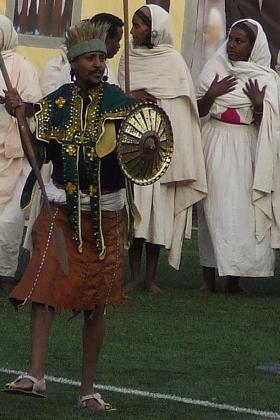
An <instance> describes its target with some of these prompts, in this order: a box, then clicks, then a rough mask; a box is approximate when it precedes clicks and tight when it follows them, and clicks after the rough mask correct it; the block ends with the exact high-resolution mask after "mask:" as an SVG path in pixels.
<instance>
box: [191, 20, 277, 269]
mask: <svg viewBox="0 0 280 420" xmlns="http://www.w3.org/2000/svg"><path fill="white" fill-rule="evenodd" d="M250 21H251V22H252V23H253V24H255V25H256V26H257V27H258V34H257V38H256V41H255V45H254V48H253V50H252V53H251V56H250V58H249V60H248V61H246V62H245V61H242V62H230V61H229V60H228V58H227V54H226V44H224V45H223V46H222V47H221V49H220V50H219V51H218V52H217V53H216V55H215V56H214V57H213V58H212V59H211V60H210V61H209V62H208V63H207V64H206V66H205V68H204V70H203V72H202V74H201V77H200V83H199V88H198V97H202V96H203V95H204V94H205V93H206V92H207V90H208V88H209V86H210V84H211V83H212V81H213V79H214V77H215V75H216V74H218V75H219V77H220V79H221V78H223V77H225V76H228V75H233V76H235V77H236V78H237V81H238V84H237V87H236V89H235V90H234V91H233V92H231V93H228V94H226V95H223V96H220V97H218V98H217V99H216V100H215V102H214V104H213V106H212V108H211V110H210V116H211V117H214V118H217V119H220V118H221V114H223V113H224V112H225V111H226V110H227V109H228V108H234V109H236V111H237V112H238V113H239V115H240V122H241V123H243V124H246V125H237V126H235V125H232V124H227V123H223V122H216V121H215V120H213V119H210V120H209V121H207V122H206V123H205V125H204V126H203V129H202V141H203V148H204V156H205V163H206V172H207V181H208V197H207V198H206V200H205V201H204V202H203V209H202V211H201V212H200V217H199V238H200V240H199V248H200V258H201V264H202V265H203V266H206V267H217V268H218V272H219V275H221V276H226V275H233V276H248V277H263V276H271V275H273V272H274V254H273V250H272V248H279V246H280V206H279V204H280V201H279V200H280V162H279V150H280V149H279V142H280V129H279V119H280V114H279V111H280V108H279V92H280V85H279V77H278V76H277V74H276V73H275V72H274V71H273V70H271V69H270V67H269V63H270V53H269V49H268V44H267V40H266V37H265V34H264V32H263V30H262V27H261V26H260V25H259V24H258V23H257V22H255V21H252V20H250ZM249 78H251V79H253V80H255V79H257V80H258V83H259V86H260V89H262V88H263V86H265V85H266V86H267V88H266V94H265V98H264V112H263V118H262V121H261V124H260V126H259V127H258V128H257V126H256V125H255V124H254V122H253V108H252V104H251V102H250V100H249V98H248V97H247V96H246V95H245V94H244V92H243V88H244V87H245V83H246V82H247V81H248V79H249Z"/></svg>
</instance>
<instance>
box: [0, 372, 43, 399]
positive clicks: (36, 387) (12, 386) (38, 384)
mask: <svg viewBox="0 0 280 420" xmlns="http://www.w3.org/2000/svg"><path fill="white" fill-rule="evenodd" d="M23 379H27V380H29V381H30V382H31V383H32V384H31V385H30V389H28V388H27V389H26V388H23V387H22V385H21V384H20V381H21V380H23ZM3 391H4V392H10V393H14V394H24V395H29V396H31V397H39V398H45V395H44V393H45V392H46V381H45V379H44V378H42V379H37V378H34V376H31V375H20V376H18V377H17V378H16V379H15V380H14V381H13V382H10V383H8V384H6V385H5V389H3Z"/></svg>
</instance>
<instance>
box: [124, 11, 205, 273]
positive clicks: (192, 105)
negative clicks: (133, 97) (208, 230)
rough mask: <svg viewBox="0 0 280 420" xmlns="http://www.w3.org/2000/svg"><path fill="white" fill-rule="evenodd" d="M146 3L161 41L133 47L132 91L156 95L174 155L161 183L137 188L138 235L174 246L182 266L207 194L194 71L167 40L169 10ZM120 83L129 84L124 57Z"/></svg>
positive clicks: (173, 256) (172, 257)
mask: <svg viewBox="0 0 280 420" xmlns="http://www.w3.org/2000/svg"><path fill="white" fill-rule="evenodd" d="M147 7H149V9H150V11H151V16H152V30H153V31H154V32H155V34H154V35H156V36H154V37H152V42H154V40H155V39H158V40H159V42H160V44H159V45H156V46H155V47H154V48H152V49H148V48H141V47H140V48H136V47H135V48H134V47H133V45H130V51H129V59H130V72H131V74H130V84H131V90H132V91H133V90H138V89H145V90H146V91H147V92H149V93H150V94H152V95H154V96H155V97H156V98H157V100H158V105H159V106H161V107H162V108H163V109H164V110H165V112H166V113H167V115H168V116H169V118H170V121H171V124H172V128H173V134H174V154H173V157H172V160H171V164H170V167H169V168H168V170H167V172H166V173H165V174H164V176H163V177H162V178H161V180H160V181H158V182H156V183H155V184H154V185H152V186H148V187H139V186H137V185H135V186H134V191H135V204H136V207H137V208H138V210H139V212H140V214H141V219H142V220H141V223H140V225H139V227H137V229H136V230H135V236H136V237H140V238H144V239H145V240H146V241H148V242H151V243H154V244H160V245H163V246H165V248H166V249H168V250H170V252H169V263H170V265H172V266H173V267H174V268H176V269H178V268H179V264H180V258H181V247H182V243H183V239H184V237H188V238H189V237H190V235H191V224H192V223H191V209H192V205H193V204H194V203H196V202H198V201H199V200H201V199H202V198H204V197H205V195H206V191H207V187H206V179H205V168H204V162H203V154H202V147H201V137H200V127H199V118H198V113H197V106H196V99H195V93H194V88H193V84H192V80H191V77H190V74H189V70H188V68H187V66H186V63H185V62H184V60H183V58H182V56H181V55H180V54H179V53H178V52H177V51H176V50H175V49H174V48H173V46H172V45H170V44H168V42H171V40H172V36H171V33H169V31H167V28H169V15H168V13H167V12H166V11H165V10H164V9H162V8H161V7H159V6H156V5H148V6H147ZM157 25H158V26H157ZM155 44H157V41H156V42H155ZM119 81H120V84H121V86H122V87H124V57H122V59H121V62H120V67H119Z"/></svg>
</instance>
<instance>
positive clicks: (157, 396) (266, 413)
mask: <svg viewBox="0 0 280 420" xmlns="http://www.w3.org/2000/svg"><path fill="white" fill-rule="evenodd" d="M0 372H1V373H6V374H9V375H10V374H14V375H21V374H23V373H24V372H21V371H18V370H13V369H6V368H0ZM45 378H46V379H47V380H48V381H49V382H55V383H58V384H63V385H72V386H80V385H81V383H80V382H79V381H72V380H71V379H66V378H58V377H56V376H49V375H46V376H45ZM95 388H97V389H100V390H104V391H111V392H118V393H120V394H126V395H136V396H137V397H146V398H152V399H155V400H165V401H172V402H178V403H183V404H189V405H196V406H200V407H206V408H213V409H215V410H224V411H232V412H235V413H242V414H251V415H254V416H258V417H262V418H266V419H278V420H279V419H280V413H275V412H271V411H262V410H254V409H252V408H243V407H236V406H233V405H228V404H217V403H213V402H211V401H202V400H194V399H192V398H185V397H179V396H177V395H170V394H160V393H157V392H147V391H140V390H138V389H131V388H119V387H116V386H111V385H100V384H95Z"/></svg>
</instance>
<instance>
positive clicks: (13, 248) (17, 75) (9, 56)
mask: <svg viewBox="0 0 280 420" xmlns="http://www.w3.org/2000/svg"><path fill="white" fill-rule="evenodd" d="M17 40H18V39H17V34H16V32H15V30H14V28H13V24H12V22H11V21H10V20H9V19H8V18H7V17H6V16H0V49H1V51H2V56H3V59H4V62H5V65H6V67H7V71H8V74H9V76H10V79H11V83H12V86H13V87H15V88H16V89H17V91H18V93H19V94H20V96H21V97H22V99H23V100H24V101H26V102H35V101H38V100H39V99H40V98H41V90H40V87H39V80H38V75H37V72H36V70H35V68H34V67H33V66H32V65H31V64H30V63H29V62H28V61H27V60H25V58H24V57H22V56H21V55H19V54H17V53H15V52H14V50H15V48H16V46H17ZM3 89H6V85H5V82H4V79H3V77H2V74H1V75H0V94H1V95H3ZM30 124H31V125H32V122H31V121H30ZM29 170H30V167H29V164H28V163H27V160H26V159H25V158H24V154H23V150H22V146H21V140H20V136H19V132H18V127H17V122H16V119H15V118H13V117H11V116H10V115H9V114H8V113H7V111H6V109H5V106H4V105H0V275H2V276H13V275H14V273H15V270H16V267H17V256H18V251H19V245H20V242H21V237H22V232H23V226H24V215H23V212H22V211H21V209H20V204H19V203H20V196H21V192H22V188H23V185H24V182H25V180H26V177H27V175H28V171H29Z"/></svg>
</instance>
